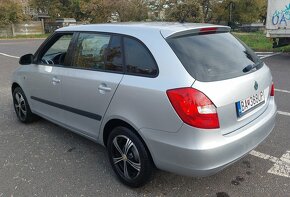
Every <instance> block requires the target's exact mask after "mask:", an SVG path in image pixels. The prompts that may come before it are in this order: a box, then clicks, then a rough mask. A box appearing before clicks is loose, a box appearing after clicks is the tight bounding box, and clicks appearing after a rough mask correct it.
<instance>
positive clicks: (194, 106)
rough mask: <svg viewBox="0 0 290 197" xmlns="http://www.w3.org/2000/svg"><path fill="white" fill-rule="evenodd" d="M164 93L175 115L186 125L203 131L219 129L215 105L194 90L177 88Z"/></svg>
mask: <svg viewBox="0 0 290 197" xmlns="http://www.w3.org/2000/svg"><path fill="white" fill-rule="evenodd" d="M166 93H167V96H168V98H169V100H170V102H171V104H172V106H173V108H174V109H175V111H176V113H177V114H178V116H179V117H180V118H181V119H182V121H183V122H185V123H186V124H188V125H190V126H193V127H198V128H203V129H216V128H219V127H220V125H219V120H218V114H217V110H216V107H215V105H214V104H213V103H212V101H211V100H210V99H209V98H207V96H205V95H204V94H203V93H202V92H200V91H198V90H196V89H194V88H178V89H172V90H167V92H166Z"/></svg>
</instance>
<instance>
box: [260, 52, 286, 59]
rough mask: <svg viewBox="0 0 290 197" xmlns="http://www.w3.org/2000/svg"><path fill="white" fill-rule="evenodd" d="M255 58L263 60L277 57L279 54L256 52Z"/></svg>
mask: <svg viewBox="0 0 290 197" xmlns="http://www.w3.org/2000/svg"><path fill="white" fill-rule="evenodd" d="M256 54H257V56H258V57H259V58H260V59H265V58H268V57H272V56H274V55H279V54H281V53H274V52H256Z"/></svg>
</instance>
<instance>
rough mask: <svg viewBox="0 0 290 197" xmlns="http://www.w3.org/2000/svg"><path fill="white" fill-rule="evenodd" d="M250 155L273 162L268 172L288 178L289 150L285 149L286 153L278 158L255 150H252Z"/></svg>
mask: <svg viewBox="0 0 290 197" xmlns="http://www.w3.org/2000/svg"><path fill="white" fill-rule="evenodd" d="M250 155H253V156H255V157H259V158H261V159H265V160H269V161H271V162H274V165H273V167H271V168H270V169H269V170H268V173H271V174H275V175H278V176H284V177H288V178H290V151H286V153H285V154H283V155H282V157H280V158H277V157H273V156H271V155H267V154H264V153H261V152H258V151H255V150H252V151H251V152H250Z"/></svg>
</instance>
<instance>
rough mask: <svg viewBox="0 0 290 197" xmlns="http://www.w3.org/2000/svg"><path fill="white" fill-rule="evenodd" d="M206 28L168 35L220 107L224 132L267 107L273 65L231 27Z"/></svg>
mask: <svg viewBox="0 0 290 197" xmlns="http://www.w3.org/2000/svg"><path fill="white" fill-rule="evenodd" d="M215 30H218V29H217V28H214V27H213V28H203V29H200V30H194V31H193V32H191V33H186V34H182V33H179V34H178V35H177V34H176V35H177V36H174V35H170V36H169V37H168V38H166V40H167V42H168V44H169V45H170V47H171V48H172V49H173V51H174V52H175V54H176V56H177V57H178V58H179V60H180V61H181V63H182V64H183V66H184V67H185V69H186V70H187V72H188V73H189V74H191V75H192V77H193V78H194V79H196V81H195V82H194V84H193V85H192V87H193V88H195V89H197V90H199V91H201V92H203V93H204V94H205V95H206V96H207V97H208V98H209V99H210V100H211V101H212V102H213V103H214V105H215V106H216V108H217V112H218V118H219V124H220V129H221V132H222V134H224V135H226V134H229V133H232V132H234V131H235V130H237V129H239V128H241V127H243V126H244V125H246V124H248V123H250V122H251V121H253V120H254V119H256V118H257V117H258V116H260V115H261V114H262V113H263V112H264V111H265V110H266V108H267V105H268V100H269V94H270V88H271V84H272V76H271V73H270V70H269V68H268V67H267V66H266V65H264V63H263V62H262V61H261V60H260V59H259V58H258V57H257V56H256V54H255V53H254V52H253V51H252V50H251V49H250V48H249V47H247V46H246V45H245V44H244V43H242V42H241V41H239V40H237V39H236V38H235V37H234V36H233V35H232V34H230V33H229V32H228V31H226V30H228V29H222V28H219V30H221V31H215ZM187 32H190V31H187Z"/></svg>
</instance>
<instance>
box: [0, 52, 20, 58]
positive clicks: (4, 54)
mask: <svg viewBox="0 0 290 197" xmlns="http://www.w3.org/2000/svg"><path fill="white" fill-rule="evenodd" d="M0 55H3V56H6V57H12V58H15V59H19V58H20V57H17V56H14V55H8V54H6V53H0Z"/></svg>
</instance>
